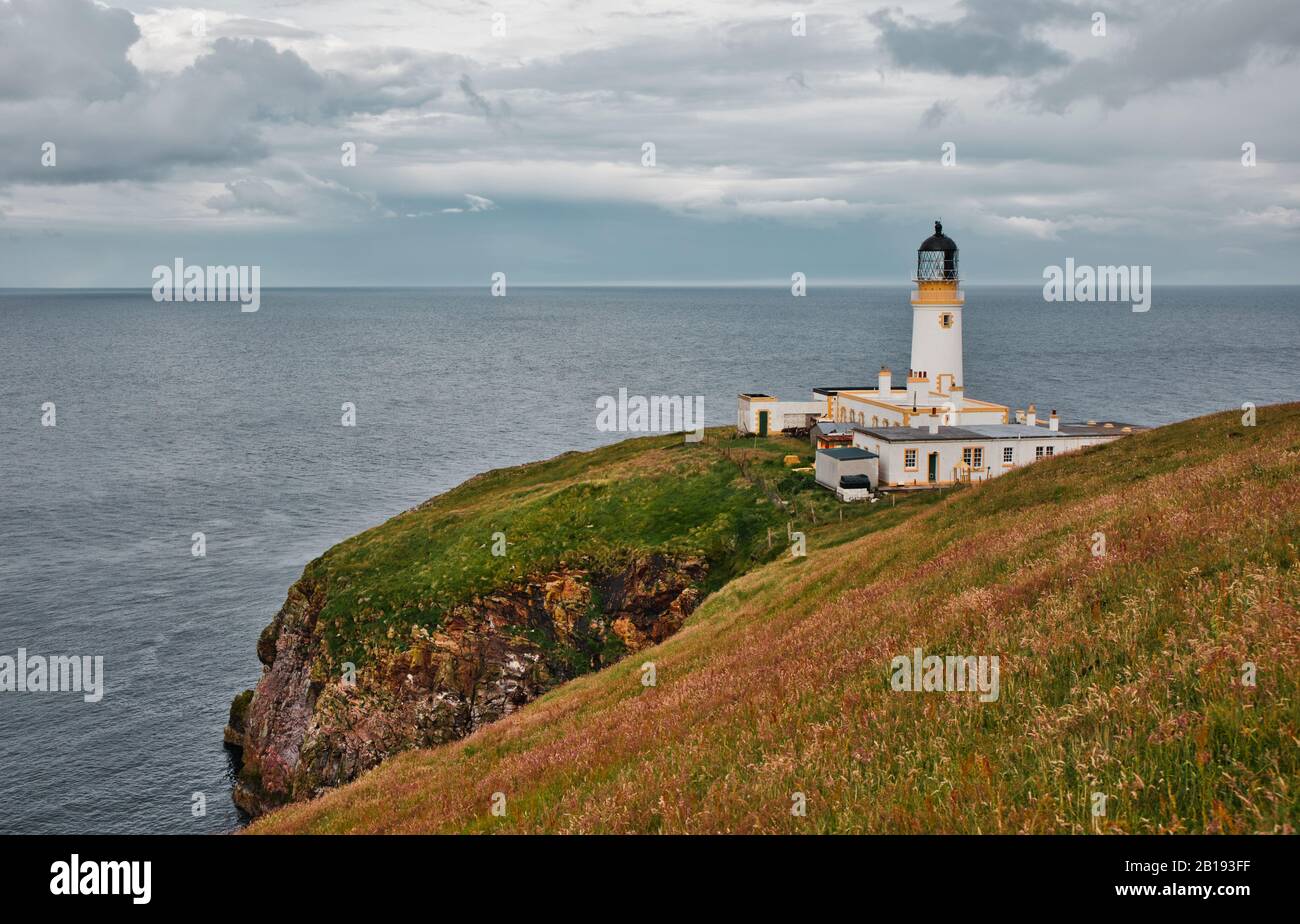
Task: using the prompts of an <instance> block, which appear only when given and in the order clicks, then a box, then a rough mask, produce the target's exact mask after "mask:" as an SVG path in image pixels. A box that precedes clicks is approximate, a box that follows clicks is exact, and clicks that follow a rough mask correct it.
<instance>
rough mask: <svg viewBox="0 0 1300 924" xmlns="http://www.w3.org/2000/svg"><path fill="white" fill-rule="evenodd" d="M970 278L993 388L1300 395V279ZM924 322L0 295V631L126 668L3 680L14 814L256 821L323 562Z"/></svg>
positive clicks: (1179, 412)
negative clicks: (253, 731) (196, 545)
mask: <svg viewBox="0 0 1300 924" xmlns="http://www.w3.org/2000/svg"><path fill="white" fill-rule="evenodd" d="M966 294H967V307H966V321H965V323H966V337H967V340H966V345H965V347H966V356H965V359H966V384H967V390H968V393H970V394H971V395H972V396H974V397H978V398H984V399H988V400H992V401H996V402H1000V403H1004V404H1010V405H1013V406H1018V407H1023V406H1024V405H1026V404H1028V403H1029V402H1031V401H1032V402H1036V403H1037V405H1038V407H1039V409H1040V410H1041V411H1044V412H1045V411H1046V410H1047V409H1050V408H1057V409H1059V410H1060V412H1061V415H1062V417H1063V418H1064V419H1066V420H1071V419H1084V418H1089V417H1108V418H1116V419H1122V420H1126V421H1133V422H1137V423H1145V424H1159V423H1165V422H1169V421H1173V420H1178V419H1181V418H1185V417H1190V416H1194V415H1198V414H1202V413H1205V412H1208V411H1213V410H1218V409H1223V408H1229V407H1239V406H1240V405H1241V403H1242V402H1244V401H1254V402H1257V403H1259V404H1265V403H1270V402H1276V401H1283V400H1297V399H1300V288H1253V289H1243V288H1222V289H1219V288H1186V289H1177V288H1167V287H1163V288H1157V289H1156V290H1155V296H1154V302H1153V305H1152V308H1151V310H1150V311H1149V312H1147V313H1145V314H1141V313H1134V312H1132V311H1131V310H1129V307H1128V306H1127V305H1123V304H1077V303H1076V304H1045V303H1044V302H1043V300H1042V295H1041V290H1040V289H1039V288H1036V287H1035V288H980V287H968V288H967V290H966ZM910 323H911V321H910V316H909V307H908V289H907V287H905V286H899V287H892V288H865V289H864V288H853V289H849V288H845V289H813V290H812V291H810V292H809V294H808V296H807V297H805V298H793V297H791V296H790V294H789V292H788V290H784V289H654V288H638V289H618V288H608V289H533V290H528V289H515V288H512V289H511V290H510V294H509V295H508V296H507V297H505V298H492V297H490V295H489V294H488V292H487V291H486V288H485V289H484V290H473V291H471V290H464V289H442V290H439V289H423V290H416V289H408V290H398V289H382V290H360V289H358V290H340V289H329V290H308V289H297V290H270V291H267V292H264V293H263V297H262V307H261V310H260V311H258V312H257V313H255V314H246V313H241V312H240V311H239V308H238V306H236V305H230V304H206V305H204V304H196V305H160V304H155V303H154V302H153V301H152V300H151V299H150V297H149V293H148V292H147V291H144V292H125V291H45V292H19V291H12V290H10V291H0V498H2V502H0V655H3V654H8V655H10V656H13V655H15V654H16V652H17V649H18V648H19V647H23V648H26V649H27V650H28V652H30V653H32V654H42V655H53V654H89V655H102V656H103V658H104V662H105V673H106V676H107V693H106V694H105V696H104V699H103V700H102V701H101V702H99V703H93V704H92V703H85V702H83V701H82V698H81V696H80V695H78V694H72V693H62V694H56V693H17V692H13V693H0V763H2V765H3V768H4V772H3V773H2V774H0V832H218V831H227V830H230V829H232V828H234V827H235V826H237V824H238V823H239V819H238V817H237V815H236V812H235V810H234V808H233V806H232V805H231V803H230V798H229V792H230V784H231V767H230V764H229V761H228V758H227V754H226V752H225V750H224V749H223V747H222V744H221V729H222V725H223V724H224V722H225V719H226V713H227V709H228V707H229V703H230V699H231V697H232V695H234V694H235V693H236V692H238V691H239V690H242V689H245V688H247V687H250V686H252V685H253V684H254V683H255V682H256V680H257V678H258V676H259V673H260V666H259V664H258V662H257V659H256V656H255V654H254V644H255V642H256V640H257V635H258V633H259V632H260V631H261V629H262V627H263V626H265V625H266V623H267V622H268V621H269V620H270V618H271V616H272V615H273V614H274V613H275V611H276V609H277V608H278V607H279V605H280V603H281V602H282V601H283V600H284V596H285V592H286V590H287V589H288V587H289V585H290V584H291V583H293V581H294V580H295V579H296V578H297V577H298V575H299V573H300V572H301V571H302V568H303V566H304V565H305V564H306V563H307V562H308V561H309V560H310V559H312V558H314V557H315V556H317V555H319V554H320V553H321V552H322V551H324V550H325V549H326V548H328V547H329V546H330V545H332V544H333V543H335V542H338V541H339V540H341V539H344V538H346V537H348V536H350V535H352V534H354V533H356V532H358V531H360V530H363V529H365V528H366V527H368V526H372V525H374V524H376V523H379V522H381V521H383V520H385V519H386V518H388V517H390V516H392V515H394V514H396V513H398V512H400V511H402V510H404V509H406V508H408V507H411V506H413V505H415V504H417V503H419V502H420V501H422V500H424V499H425V498H427V497H429V496H431V495H433V494H437V493H439V492H441V491H444V490H446V489H447V488H450V487H452V486H453V485H455V484H457V483H458V482H460V481H463V480H464V479H465V478H467V477H469V476H470V475H472V474H474V473H476V472H480V471H483V470H485V469H490V468H496V467H499V466H503V465H513V464H515V463H519V462H525V461H529V460H534V459H541V458H545V457H548V456H552V455H554V454H556V453H559V452H562V451H564V450H567V449H586V448H590V447H593V446H596V445H598V444H601V443H605V442H608V441H610V440H611V439H614V438H616V435H615V434H602V433H598V432H597V431H596V429H595V425H594V424H595V402H596V399H597V398H598V397H599V396H601V395H605V394H617V391H618V389H619V388H620V387H625V388H627V389H628V391H629V392H630V393H631V394H699V395H704V396H705V408H706V411H707V418H708V422H709V423H710V424H724V423H729V422H731V421H733V420H734V419H735V396H736V393H737V392H740V391H746V390H754V389H761V390H765V391H769V392H772V393H775V394H778V395H781V396H782V397H795V398H802V397H806V396H807V395H808V392H809V390H810V389H811V388H812V387H814V386H817V385H839V386H843V385H868V384H872V383H874V381H875V375H876V372H877V370H878V369H879V367H880V365H881V364H882V363H885V364H888V365H889V366H890V367H891V368H892V369H894V371H895V373H896V374H902V373H904V372H905V371H906V369H907V365H908V353H909V350H910V336H911V328H910ZM47 401H52V402H54V403H55V405H56V408H57V426H56V427H53V428H47V427H42V426H41V423H40V418H41V406H42V404H43V403H44V402H47ZM347 401H350V402H354V403H355V405H356V409H357V410H356V414H357V425H356V427H355V428H345V427H342V426H340V417H341V405H342V404H343V402H347ZM196 531H202V532H204V533H206V535H207V557H206V558H194V557H193V556H191V554H190V544H191V541H190V537H191V534H192V533H194V532H196ZM195 793H203V794H204V795H205V798H206V815H204V816H203V817H195V816H194V814H193V812H192V810H191V806H192V804H193V798H194V794H195Z"/></svg>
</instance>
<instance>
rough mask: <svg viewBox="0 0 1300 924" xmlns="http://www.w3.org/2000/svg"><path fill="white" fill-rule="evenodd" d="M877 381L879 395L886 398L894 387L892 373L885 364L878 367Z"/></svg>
mask: <svg viewBox="0 0 1300 924" xmlns="http://www.w3.org/2000/svg"><path fill="white" fill-rule="evenodd" d="M879 383H880V384H879V386H878V387H879V389H880V397H882V398H885V399H888V398H889V393H890V392H891V391H892V390H893V388H894V374H893V373H892V372H890V371H889V369H888V368H886V367H885V366H881V367H880V379H879Z"/></svg>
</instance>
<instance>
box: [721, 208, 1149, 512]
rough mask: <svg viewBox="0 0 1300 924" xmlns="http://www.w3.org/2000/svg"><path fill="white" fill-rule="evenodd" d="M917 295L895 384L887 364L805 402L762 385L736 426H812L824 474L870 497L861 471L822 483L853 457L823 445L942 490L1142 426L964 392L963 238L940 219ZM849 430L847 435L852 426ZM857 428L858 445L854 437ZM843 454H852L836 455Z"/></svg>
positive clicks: (881, 473) (921, 263) (886, 473)
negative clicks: (1064, 415)
mask: <svg viewBox="0 0 1300 924" xmlns="http://www.w3.org/2000/svg"><path fill="white" fill-rule="evenodd" d="M915 282H916V290H915V291H913V293H912V362H911V366H910V367H909V368H908V371H907V377H906V379H905V380H904V381H903V382H900V383H899V384H895V383H894V377H893V373H892V372H891V371H890V370H889V369H888V368H884V367H882V368H881V370H880V373H879V375H878V376H877V378H876V382H875V383H874V385H870V386H862V387H835V388H828V387H821V388H814V389H813V392H812V398H811V399H810V400H808V401H782V400H780V399H778V398H777V397H775V396H774V395H769V394H765V393H762V392H746V393H743V394H741V395H740V397H739V400H738V402H737V409H736V429H737V430H738V431H739V432H740V433H742V434H746V435H748V434H754V435H758V436H766V435H768V434H769V433H776V432H781V431H798V432H799V433H803V432H804V431H807V430H811V432H812V438H813V440H814V442H815V444H816V445H817V446H818V453H817V465H816V472H817V480H818V482H819V483H821V484H824V485H825V486H826V487H827V488H828V489H830V490H833V491H836V493H837V494H838V495H839V496H840V497H841V498H842V499H845V500H848V499H857V498H859V497H861V496H865V495H864V491H863V487H862V484H863V482H862V479H863V477H864V475H862V473H860V472H857V471H856V470H855V471H854V472H852V473H851V474H846V475H844V476H842V477H843V478H844V479H848V480H846V481H845V486H846V487H845V489H844V490H841V488H840V485H839V484H838V482H837V483H836V484H834V485H832V484H830V483H828V481H827V480H825V479H826V478H828V477H831V476H829V475H826V476H824V474H823V473H827V472H833V471H834V470H835V469H836V468H837V467H842V466H844V465H845V464H847V460H842V459H837V458H836V456H834V455H832V456H828V457H827V459H826V460H823V459H822V454H823V453H825V452H831V453H835V452H836V451H837V450H841V449H844V448H846V447H851V448H853V449H856V450H862V451H866V452H868V453H871V454H872V455H873V456H875V457H877V460H878V461H875V460H873V461H875V464H873V466H872V468H873V469H875V471H874V472H873V473H874V474H875V476H876V477H875V478H873V479H872V487H873V488H875V489H883V490H906V489H912V488H935V487H943V486H945V485H951V484H954V483H957V482H972V481H983V480H985V479H988V478H995V477H997V476H998V475H1001V474H1003V473H1004V472H1008V471H1011V470H1012V469H1014V468H1016V467H1018V466H1021V465H1028V464H1030V463H1032V462H1036V461H1038V460H1040V459H1045V458H1050V457H1052V456H1056V455H1060V454H1062V453H1066V452H1071V451H1073V450H1076V449H1081V448H1082V447H1084V446H1090V445H1092V444H1094V443H1104V442H1109V441H1111V440H1114V439H1118V438H1119V437H1121V436H1123V435H1125V434H1127V433H1132V432H1134V431H1135V430H1139V429H1142V428H1140V427H1136V426H1134V425H1132V424H1125V423H1120V422H1117V421H1095V420H1090V421H1088V422H1086V423H1062V422H1061V421H1060V420H1059V419H1058V417H1057V414H1056V411H1052V412H1051V414H1050V415H1049V416H1048V417H1047V419H1046V420H1040V419H1039V418H1038V413H1037V409H1036V408H1035V406H1034V405H1033V404H1030V405H1029V407H1028V409H1027V410H1025V411H1016V412H1015V414H1014V419H1013V415H1012V412H1011V409H1010V408H1008V407H1007V406H1006V405H1002V404H994V403H992V402H989V401H981V400H979V399H976V398H972V397H969V396H968V395H967V394H966V387H965V376H964V370H963V368H962V324H963V322H962V309H963V307H964V305H965V296H964V294H963V292H962V290H961V289H960V288H959V287H958V282H959V277H958V275H957V244H956V243H955V242H954V241H953V240H952V238H950V237H948V236H947V235H945V234H944V233H943V226H942V225H941V224H940V223H939V222H937V221H936V222H935V223H934V234H933V235H932V236H931V237H929V238H927V239H926V240H925V241H924V242H923V243H922V244H921V247H920V249H919V250H918V251H917V261H916V279H915ZM846 431H847V432H846ZM850 435H851V442H850ZM839 455H848V454H847V453H839Z"/></svg>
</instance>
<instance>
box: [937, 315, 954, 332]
mask: <svg viewBox="0 0 1300 924" xmlns="http://www.w3.org/2000/svg"><path fill="white" fill-rule="evenodd" d="M952 324H953V317H952V312H951V311H945V312H944V313H943V314H941V315H939V326H940V327H942V328H943V329H944V330H948V328H950V327H952Z"/></svg>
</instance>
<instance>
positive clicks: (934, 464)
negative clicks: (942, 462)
mask: <svg viewBox="0 0 1300 924" xmlns="http://www.w3.org/2000/svg"><path fill="white" fill-rule="evenodd" d="M938 480H939V454H938V453H937V452H932V453H930V483H931V484H933V483H934V482H936V481H938Z"/></svg>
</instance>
